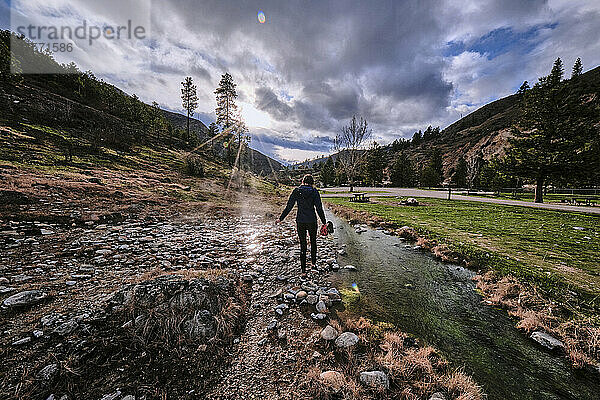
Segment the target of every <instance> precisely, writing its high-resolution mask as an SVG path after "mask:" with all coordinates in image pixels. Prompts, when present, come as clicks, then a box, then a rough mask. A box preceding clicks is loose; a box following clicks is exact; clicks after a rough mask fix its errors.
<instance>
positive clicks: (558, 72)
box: [548, 57, 565, 86]
mask: <svg viewBox="0 0 600 400" xmlns="http://www.w3.org/2000/svg"><path fill="white" fill-rule="evenodd" d="M564 74H565V69H564V68H563V63H562V60H561V59H560V57H558V58H557V59H556V61H554V65H553V66H552V71H550V75H548V84H549V85H550V86H558V85H559V84H560V82H561V81H562V79H563V75H564Z"/></svg>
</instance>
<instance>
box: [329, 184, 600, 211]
mask: <svg viewBox="0 0 600 400" xmlns="http://www.w3.org/2000/svg"><path fill="white" fill-rule="evenodd" d="M326 190H327V191H328V192H336V193H327V194H323V195H322V197H348V196H349V195H350V194H349V193H348V188H347V187H334V188H327V189H326ZM354 191H355V192H369V191H376V192H381V193H373V194H372V196H382V197H389V196H403V197H431V198H435V199H447V198H448V192H447V191H444V190H423V189H405V188H374V187H357V188H354ZM452 199H455V200H468V201H480V202H482V203H493V204H504V205H508V206H523V207H533V208H544V209H547V210H557V211H578V212H584V213H590V214H600V207H597V206H596V207H583V206H569V205H566V204H558V203H548V204H547V203H542V204H539V203H533V202H529V201H521V200H508V199H494V198H489V197H474V196H463V195H459V194H454V193H453V194H452Z"/></svg>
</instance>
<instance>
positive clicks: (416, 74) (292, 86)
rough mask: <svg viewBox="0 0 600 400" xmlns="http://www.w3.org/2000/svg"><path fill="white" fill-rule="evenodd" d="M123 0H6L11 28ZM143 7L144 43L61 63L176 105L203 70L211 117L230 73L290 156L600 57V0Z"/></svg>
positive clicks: (397, 131)
mask: <svg viewBox="0 0 600 400" xmlns="http://www.w3.org/2000/svg"><path fill="white" fill-rule="evenodd" d="M140 1H141V0H140ZM19 3H21V4H19ZM111 3H114V1H113V2H110V1H106V2H102V1H91V0H90V1H83V0H70V1H66V0H27V1H25V4H26V6H25V5H23V1H17V0H13V2H12V5H11V3H9V2H8V1H7V0H0V15H1V17H0V18H1V19H0V24H1V26H2V27H4V28H7V27H10V18H9V15H10V14H11V13H13V15H14V14H15V13H16V14H19V15H20V16H21V17H26V19H28V20H36V18H37V19H39V20H40V21H41V20H43V18H46V19H48V18H51V19H52V21H53V23H55V24H57V23H60V22H61V21H62V22H63V23H65V24H75V23H77V21H79V20H81V19H82V18H86V19H87V20H88V21H112V20H113V19H115V18H123V15H124V14H125V15H128V13H129V14H131V13H136V11H132V10H131V9H128V10H126V11H121V12H120V15H118V16H117V15H116V14H119V13H115V11H114V10H115V8H114V4H111ZM121 3H123V2H121ZM92 5H93V6H92ZM134 9H135V8H134ZM259 11H262V12H264V15H265V22H264V23H260V22H259V20H258V18H257V13H258V12H259ZM137 13H138V14H139V15H137V18H138V19H139V20H140V21H142V23H144V24H145V22H143V21H145V20H146V19H147V20H149V22H148V25H150V29H149V31H150V33H149V36H148V38H146V39H145V40H144V41H142V43H138V44H136V45H134V44H129V45H127V44H122V43H119V44H112V43H111V44H103V43H100V44H98V45H95V46H94V48H93V49H92V50H90V49H82V51H79V52H73V53H71V54H61V55H57V58H58V59H59V60H60V61H71V60H74V61H75V62H76V63H77V64H78V65H80V66H82V69H91V70H93V71H98V73H97V75H98V76H100V77H101V78H103V79H105V80H106V81H108V82H110V83H113V84H115V85H116V86H118V87H119V88H121V89H123V90H124V91H126V92H128V93H130V94H133V93H135V94H137V95H138V96H139V97H140V98H141V99H142V100H144V101H146V102H151V101H157V102H158V103H159V104H160V105H161V106H162V107H163V108H165V109H169V110H174V111H181V100H180V92H179V89H180V82H181V80H182V78H183V77H184V76H187V75H190V76H192V77H193V78H194V80H195V82H196V84H197V86H198V95H199V99H200V102H199V107H198V113H197V114H196V116H197V117H198V118H199V119H201V120H202V121H203V122H205V123H206V124H208V123H210V122H211V121H213V120H214V118H215V117H214V108H215V99H214V94H213V92H214V89H215V87H216V86H217V84H218V82H219V79H220V77H221V74H223V73H225V72H229V73H231V74H232V75H233V77H234V80H235V81H236V82H237V84H238V94H239V98H238V104H239V105H240V107H241V108H242V115H243V116H244V118H245V120H246V123H247V125H248V126H249V128H250V133H251V135H252V143H251V145H252V147H254V148H257V149H259V150H261V151H263V152H265V153H267V154H269V155H271V156H273V157H275V158H277V159H279V160H283V161H288V162H293V161H297V160H304V159H306V158H311V157H315V156H318V155H321V154H327V153H329V152H330V151H331V143H332V138H333V137H334V136H335V134H336V133H337V132H338V131H339V129H340V128H341V126H343V125H344V124H346V123H347V122H348V120H349V119H350V118H351V117H352V115H353V114H360V115H362V116H364V117H365V118H366V119H367V120H368V121H369V124H370V126H371V127H372V129H373V137H374V138H375V139H376V140H377V141H378V142H380V143H389V142H391V141H393V140H394V139H395V138H398V137H410V136H412V133H413V132H414V131H415V130H418V129H424V128H426V127H427V126H428V125H433V126H437V125H440V126H441V127H442V128H443V127H445V126H447V125H448V124H450V123H452V122H453V121H455V120H456V119H458V118H460V116H461V114H463V115H465V114H466V113H468V112H469V111H471V110H474V109H476V108H478V107H479V106H481V105H483V104H485V103H488V102H489V101H491V100H494V99H497V98H500V97H503V96H506V95H508V94H511V93H513V92H514V91H516V89H517V88H518V87H519V86H520V84H521V83H522V82H523V81H524V80H529V81H530V82H532V81H535V80H536V79H537V77H539V76H541V75H544V74H547V73H548V72H549V70H550V68H551V66H552V62H553V61H554V59H555V58H556V57H561V58H562V59H563V62H564V63H565V69H566V75H567V76H569V75H570V69H571V66H572V65H573V62H574V61H575V59H576V58H577V57H581V58H582V60H583V65H584V70H588V69H591V68H594V67H596V66H598V65H599V64H600V41H599V40H598V32H600V1H596V0H588V1H577V0H557V1H554V0H548V1H536V0H498V1H492V0H466V1H458V0H446V1H441V0H438V1H434V0H413V1H401V0H391V1H326V0H317V1H308V0H298V1H286V0H272V1H271V0H269V1H256V2H254V1H225V0H214V1H206V0H199V1H191V0H188V1H186V0H180V1H172V2H163V1H153V2H152V3H151V6H150V7H146V8H144V7H140V8H138V11H137ZM13 26H14V25H13ZM119 46H120V47H119Z"/></svg>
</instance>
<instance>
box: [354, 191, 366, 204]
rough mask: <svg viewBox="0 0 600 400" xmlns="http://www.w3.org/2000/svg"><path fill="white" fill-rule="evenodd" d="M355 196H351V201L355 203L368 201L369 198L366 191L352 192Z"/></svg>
mask: <svg viewBox="0 0 600 400" xmlns="http://www.w3.org/2000/svg"><path fill="white" fill-rule="evenodd" d="M352 194H353V195H354V197H351V198H350V201H353V202H355V203H368V202H369V198H368V197H367V196H366V193H358V192H357V193H352Z"/></svg>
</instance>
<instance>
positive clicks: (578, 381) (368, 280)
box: [328, 213, 600, 400]
mask: <svg viewBox="0 0 600 400" xmlns="http://www.w3.org/2000/svg"><path fill="white" fill-rule="evenodd" d="M328 214H329V215H328V217H329V218H330V219H331V220H333V221H334V224H335V225H336V227H337V230H336V232H335V235H334V237H335V240H336V241H337V242H338V244H339V245H340V246H341V245H342V244H345V245H346V247H345V249H346V254H345V255H344V256H340V257H339V262H340V265H341V266H344V265H346V264H352V265H354V266H355V267H357V268H358V271H349V270H340V272H338V273H336V274H335V276H334V278H333V280H334V281H335V283H337V284H338V287H340V288H350V287H351V286H352V284H353V283H356V284H357V285H358V288H359V290H360V293H361V296H362V297H361V303H360V304H361V310H360V313H361V314H364V315H366V316H368V317H370V318H372V319H374V320H377V321H387V322H392V323H393V324H395V325H396V326H397V327H398V328H399V329H400V330H402V331H404V332H407V333H410V334H413V335H415V336H416V337H419V338H421V339H422V340H424V341H425V343H427V344H430V345H432V346H433V347H435V348H437V349H438V350H439V351H440V352H441V353H442V354H443V355H444V356H445V357H446V359H447V360H449V361H450V362H451V364H452V365H453V366H456V367H458V366H464V370H465V372H467V373H468V374H470V375H472V376H473V377H474V379H475V380H476V381H477V383H479V384H480V385H482V386H483V388H484V391H485V392H486V393H487V394H488V398H489V399H498V400H500V399H501V400H504V399H544V400H548V399H586V400H587V399H600V374H597V373H594V372H591V371H581V370H575V369H573V368H571V367H570V365H569V363H568V362H567V360H566V359H565V358H563V357H561V356H559V355H556V354H552V353H550V352H548V351H546V350H544V349H542V348H541V347H540V346H538V345H537V344H536V343H534V342H533V341H532V340H531V339H529V338H527V337H526V336H525V335H524V334H523V333H521V332H519V331H518V330H517V329H516V328H515V322H516V321H515V320H514V319H512V318H510V317H509V316H508V314H507V313H506V312H505V311H503V310H499V309H497V308H493V307H490V306H488V305H486V304H485V303H483V302H482V297H481V296H480V295H479V294H478V293H477V292H476V291H475V284H474V283H473V282H472V281H471V278H472V277H473V275H474V273H473V272H472V271H470V270H467V269H465V268H462V267H460V266H457V265H453V264H444V263H441V262H439V261H437V260H436V259H434V258H433V257H431V256H430V255H428V254H423V253H422V252H420V251H417V250H413V249H412V246H409V247H406V244H405V243H403V242H402V241H401V240H400V239H399V238H398V237H395V236H388V235H385V234H384V233H383V232H380V231H376V230H372V229H369V230H368V231H367V232H364V233H361V234H357V233H356V232H355V230H354V228H353V227H351V226H349V225H348V224H347V223H346V222H345V221H341V220H340V219H339V218H337V217H336V216H333V215H331V214H330V213H328Z"/></svg>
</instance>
